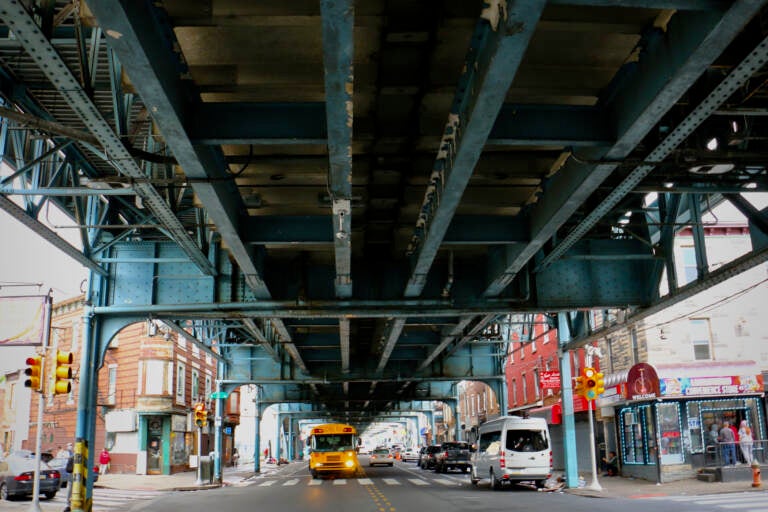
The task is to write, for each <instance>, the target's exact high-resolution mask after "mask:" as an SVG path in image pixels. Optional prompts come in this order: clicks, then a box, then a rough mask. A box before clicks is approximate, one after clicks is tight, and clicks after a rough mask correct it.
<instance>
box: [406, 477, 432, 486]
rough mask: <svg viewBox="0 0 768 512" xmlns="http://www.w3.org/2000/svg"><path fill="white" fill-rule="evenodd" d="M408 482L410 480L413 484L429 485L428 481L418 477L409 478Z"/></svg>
mask: <svg viewBox="0 0 768 512" xmlns="http://www.w3.org/2000/svg"><path fill="white" fill-rule="evenodd" d="M408 481H409V482H411V483H412V484H414V485H429V482H426V481H424V480H420V479H418V478H409V479H408Z"/></svg>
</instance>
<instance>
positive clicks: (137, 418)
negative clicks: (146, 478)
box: [22, 297, 239, 474]
mask: <svg viewBox="0 0 768 512" xmlns="http://www.w3.org/2000/svg"><path fill="white" fill-rule="evenodd" d="M83 307H84V299H83V297H78V298H74V299H70V300H67V301H64V302H61V303H58V304H55V305H54V307H53V318H52V331H51V338H50V340H51V341H50V347H51V351H52V352H51V353H55V351H56V350H62V351H70V352H72V353H73V354H74V365H73V368H74V370H75V378H74V379H73V383H72V384H73V385H72V391H71V392H70V393H69V394H67V395H56V396H49V395H48V396H46V399H45V410H44V421H43V432H42V440H43V442H42V450H43V451H53V452H55V451H56V449H57V447H58V446H63V445H65V444H66V443H69V442H72V441H73V440H74V438H75V427H76V422H77V406H78V394H79V384H78V379H77V367H78V363H79V361H80V351H81V349H82V336H83V328H84V323H83ZM105 352H106V353H105V354H104V364H103V365H102V367H101V368H100V369H99V372H98V382H99V385H98V389H99V391H98V397H97V402H96V403H97V411H96V412H97V418H96V435H95V438H94V446H92V447H91V450H95V453H98V452H99V451H101V449H102V448H103V447H106V448H107V449H108V450H109V451H110V454H111V457H112V463H111V469H110V470H111V471H112V472H116V473H137V474H170V473H174V472H178V471H184V470H187V469H188V468H189V464H190V455H194V454H195V452H196V448H197V442H196V441H197V439H196V434H197V430H198V429H197V427H195V426H194V424H193V421H192V412H191V411H192V409H193V407H194V405H195V403H197V402H198V401H206V404H207V407H208V409H209V410H212V408H213V403H211V402H210V401H209V400H208V401H207V400H206V397H210V394H211V392H212V387H213V384H214V382H215V378H216V359H215V357H214V356H213V355H211V354H210V353H209V352H207V351H206V350H202V349H201V348H199V347H198V345H197V344H196V343H193V342H191V341H189V340H187V339H186V338H185V337H183V336H179V335H177V334H176V333H175V332H172V331H171V330H170V329H168V328H166V327H165V326H164V325H163V324H160V323H157V322H156V321H153V320H148V321H146V322H139V323H134V324H131V325H128V326H126V327H125V328H123V329H122V330H121V331H120V332H119V333H118V334H117V336H115V337H114V338H113V339H112V340H111V342H110V344H109V347H108V348H107V349H106V351H105ZM45 386H46V389H50V383H49V382H46V383H45ZM236 395H237V394H236V393H233V394H230V399H229V401H228V404H234V405H233V408H234V409H235V410H234V412H232V411H229V410H228V411H226V418H227V422H228V425H226V426H229V427H230V428H229V429H228V430H227V431H229V432H233V426H234V425H236V424H237V420H238V417H239V416H238V415H237V411H236V408H237V407H238V405H239V403H238V398H237V396H236ZM36 396H37V395H35V397H33V400H32V401H31V404H30V411H29V418H30V421H29V432H28V435H27V436H26V441H25V442H24V443H23V445H22V447H23V448H27V449H34V446H33V445H34V440H35V436H36V432H35V428H36V427H35V425H34V422H35V418H37V403H38V402H37V400H36V399H34V398H36ZM229 408H230V407H229V406H228V409H229ZM212 423H213V422H212V421H211V422H209V426H208V428H206V429H203V436H202V452H203V454H204V455H205V454H208V453H209V452H210V451H212V450H213V447H212V446H213V443H212V441H213V435H212V430H210V429H211V428H212ZM232 439H233V436H232V435H228V436H225V438H224V450H223V452H224V453H225V454H228V453H230V451H231V447H232V445H233V443H232ZM225 460H226V456H225Z"/></svg>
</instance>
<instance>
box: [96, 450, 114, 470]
mask: <svg viewBox="0 0 768 512" xmlns="http://www.w3.org/2000/svg"><path fill="white" fill-rule="evenodd" d="M111 460H112V458H111V457H110V456H109V452H108V451H107V449H106V447H105V448H104V449H103V450H101V453H100V454H99V474H100V475H106V474H107V471H108V470H109V462H110V461H111Z"/></svg>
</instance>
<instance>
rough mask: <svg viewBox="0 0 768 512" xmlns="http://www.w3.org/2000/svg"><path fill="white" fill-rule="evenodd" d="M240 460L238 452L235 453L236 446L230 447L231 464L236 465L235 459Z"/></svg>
mask: <svg viewBox="0 0 768 512" xmlns="http://www.w3.org/2000/svg"><path fill="white" fill-rule="evenodd" d="M239 460H240V454H239V453H237V448H232V466H233V467H237V461H239Z"/></svg>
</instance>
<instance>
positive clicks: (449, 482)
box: [433, 478, 456, 485]
mask: <svg viewBox="0 0 768 512" xmlns="http://www.w3.org/2000/svg"><path fill="white" fill-rule="evenodd" d="M433 481H434V482H437V483H439V484H443V485H456V482H454V481H453V480H448V479H447V478H435V479H434V480H433Z"/></svg>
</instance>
